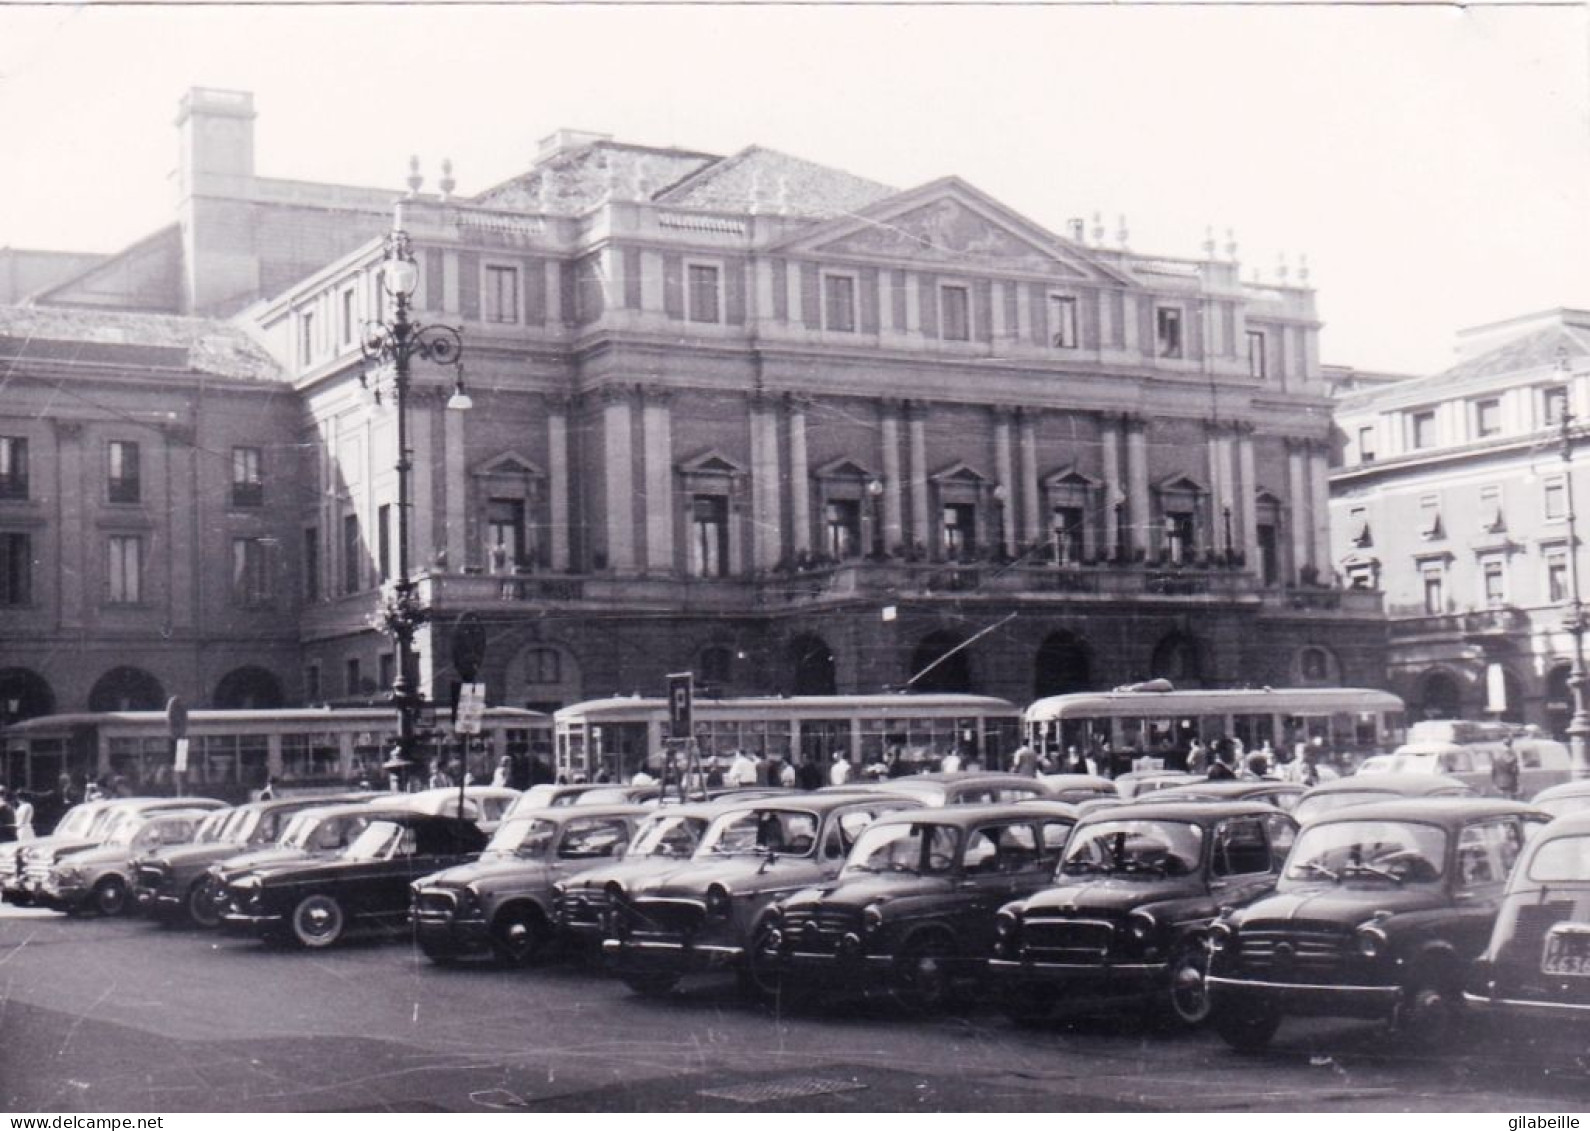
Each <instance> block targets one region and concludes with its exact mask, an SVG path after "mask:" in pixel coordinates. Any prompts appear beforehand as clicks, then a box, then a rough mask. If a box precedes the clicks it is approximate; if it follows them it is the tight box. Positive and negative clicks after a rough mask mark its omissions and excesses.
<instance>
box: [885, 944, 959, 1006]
mask: <svg viewBox="0 0 1590 1131" xmlns="http://www.w3.org/2000/svg"><path fill="white" fill-rule="evenodd" d="M954 957H955V945H954V943H953V942H952V941H951V940H950V938H949V936H947V935H944V934H940V933H939V932H937V931H933V932H931V933H928V934H923V935H918V936H917V937H916V938H914V939H909V940H907V941H906V944H905V945H904V946H903V947H901V948H900V951H899V953H898V954H896V955H895V959H894V969H893V970H892V971H891V972H890V979H889V992H890V994H891V995H892V996H893V997H894V1000H895V1001H896V1002H898V1003H899V1004H900V1005H902V1006H903V1007H905V1008H906V1009H907V1010H909V1011H911V1012H912V1013H932V1012H935V1011H936V1010H939V1009H943V1008H944V1006H945V1005H946V1004H948V1003H949V1000H950V997H951V987H952V983H951V979H950V963H951V961H952V960H953V959H954Z"/></svg>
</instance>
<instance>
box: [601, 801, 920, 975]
mask: <svg viewBox="0 0 1590 1131" xmlns="http://www.w3.org/2000/svg"><path fill="white" fill-rule="evenodd" d="M921 804H922V803H921V801H920V800H918V799H916V798H912V797H907V796H904V795H902V794H899V793H893V792H886V791H879V792H875V793H861V792H855V793H846V792H836V793H829V794H824V793H821V792H818V793H809V794H805V795H796V796H792V797H790V798H789V799H788V800H785V799H784V798H765V799H762V800H760V801H754V802H752V803H751V804H749V805H735V806H731V807H730V809H729V810H728V811H727V812H724V813H722V814H720V815H719V816H717V817H716V818H715V819H714V820H713V822H712V824H711V825H709V826H708V828H707V831H706V832H705V833H704V834H703V835H702V838H701V844H700V847H698V848H697V849H696V852H695V855H694V856H692V857H691V859H690V862H689V863H688V864H686V865H685V866H683V867H680V868H676V869H671V870H668V871H665V872H662V873H661V874H659V875H653V876H648V877H646V878H645V879H641V880H638V881H637V882H636V883H635V886H634V887H633V888H627V889H625V890H622V891H611V890H610V891H609V898H610V901H611V903H612V912H611V915H610V921H611V924H612V927H611V930H612V931H613V934H612V936H611V937H609V938H606V939H604V940H603V942H602V951H603V953H604V954H606V955H607V957H608V959H609V961H610V963H611V967H612V969H613V971H614V972H615V973H616V974H617V975H618V976H619V977H621V978H622V979H623V980H624V981H625V982H626V983H627V984H628V985H629V986H630V988H631V989H633V990H635V991H636V992H637V993H643V994H661V993H666V992H668V991H669V990H670V989H672V988H673V986H674V985H675V983H677V982H678V980H679V978H680V977H681V976H683V975H684V974H686V973H690V972H693V971H700V970H711V969H720V968H724V967H728V968H732V969H734V970H735V971H737V972H738V973H740V974H741V975H742V976H743V975H744V974H745V972H746V971H745V956H746V953H747V951H748V950H749V949H751V948H753V947H760V946H761V945H762V944H763V941H764V940H762V939H760V938H758V937H753V931H755V930H757V929H758V928H759V927H760V928H761V929H763V930H765V929H766V928H765V926H763V924H762V912H763V910H764V909H766V907H767V906H768V904H770V903H772V902H773V901H774V900H775V899H777V898H779V897H780V896H783V895H788V894H790V893H791V892H795V891H799V890H800V889H802V888H807V887H811V886H812V885H814V884H820V883H824V882H826V881H828V880H831V879H832V878H833V877H834V876H836V875H838V874H839V869H840V868H841V867H842V866H843V864H844V861H845V855H846V854H847V853H848V852H849V851H850V849H851V847H852V846H853V845H854V844H855V842H856V838H857V837H859V836H860V835H861V833H862V830H864V829H865V828H866V827H867V826H868V825H870V824H871V823H872V822H873V820H874V819H876V818H877V817H880V816H882V815H883V814H885V813H890V812H894V811H895V810H898V809H907V808H915V807H917V806H919V805H921Z"/></svg>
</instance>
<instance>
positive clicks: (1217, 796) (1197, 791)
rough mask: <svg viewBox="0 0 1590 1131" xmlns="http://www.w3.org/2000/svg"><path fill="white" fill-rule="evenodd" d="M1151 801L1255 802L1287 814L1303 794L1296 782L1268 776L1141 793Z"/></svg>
mask: <svg viewBox="0 0 1590 1131" xmlns="http://www.w3.org/2000/svg"><path fill="white" fill-rule="evenodd" d="M1143 796H1144V797H1145V799H1151V800H1153V801H1156V802H1159V801H1257V802H1259V803H1261V804H1263V805H1274V806H1275V807H1276V808H1277V809H1284V810H1286V811H1287V812H1288V813H1290V812H1291V811H1292V810H1293V809H1295V808H1296V807H1297V803H1298V799H1299V798H1301V797H1302V796H1303V786H1301V785H1299V784H1298V783H1297V782H1289V781H1272V780H1271V779H1269V778H1236V779H1226V780H1224V781H1208V780H1205V781H1198V782H1187V783H1186V784H1184V785H1172V786H1166V787H1165V788H1164V789H1160V790H1155V791H1154V792H1153V793H1151V794H1145V795H1143Z"/></svg>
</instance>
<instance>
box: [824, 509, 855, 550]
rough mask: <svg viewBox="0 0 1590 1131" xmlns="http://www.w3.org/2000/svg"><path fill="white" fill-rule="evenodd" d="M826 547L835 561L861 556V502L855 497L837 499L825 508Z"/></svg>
mask: <svg viewBox="0 0 1590 1131" xmlns="http://www.w3.org/2000/svg"><path fill="white" fill-rule="evenodd" d="M823 526H824V530H825V532H826V535H827V537H826V541H825V546H824V548H825V549H826V550H827V551H828V556H829V557H831V558H833V559H834V560H835V561H841V562H842V561H845V560H846V559H847V558H856V557H860V556H861V504H860V503H859V502H857V501H856V500H855V499H835V500H833V501H831V502H829V504H828V505H827V506H826V507H825V508H824V521H823Z"/></svg>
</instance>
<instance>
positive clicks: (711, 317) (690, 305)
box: [685, 263, 723, 322]
mask: <svg viewBox="0 0 1590 1131" xmlns="http://www.w3.org/2000/svg"><path fill="white" fill-rule="evenodd" d="M721 275H722V273H721V272H720V271H719V270H718V268H717V267H716V266H714V265H712V264H710V263H692V264H689V266H688V267H687V268H686V271H685V282H686V296H685V297H686V303H687V306H686V311H687V313H688V316H689V318H690V321H692V322H722V321H723V307H722V293H723V288H722V285H721Z"/></svg>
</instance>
